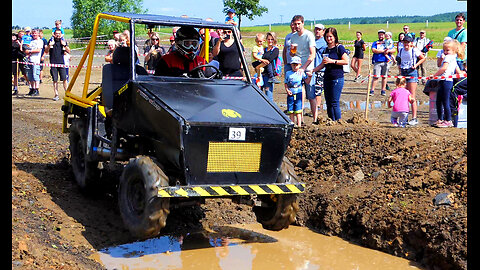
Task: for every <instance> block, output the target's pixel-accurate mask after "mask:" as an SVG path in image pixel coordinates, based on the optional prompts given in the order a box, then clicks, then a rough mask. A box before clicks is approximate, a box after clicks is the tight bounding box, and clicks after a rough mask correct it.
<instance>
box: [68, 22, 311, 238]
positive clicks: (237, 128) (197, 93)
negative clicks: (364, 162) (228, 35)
mask: <svg viewBox="0 0 480 270" xmlns="http://www.w3.org/2000/svg"><path fill="white" fill-rule="evenodd" d="M100 20H114V21H119V22H124V23H127V24H128V25H129V28H130V33H131V36H130V44H135V25H136V24H144V25H146V27H148V28H154V27H158V26H164V27H174V26H180V27H182V26H192V27H195V28H197V29H200V28H205V29H226V30H233V26H232V25H229V24H222V23H217V22H209V21H204V20H200V19H195V18H177V17H169V16H160V15H148V14H128V13H100V14H98V15H97V17H96V20H95V24H94V28H93V34H92V38H91V40H90V43H89V45H88V46H87V48H86V51H85V53H84V55H83V57H82V59H81V61H80V63H79V67H78V68H77V70H76V71H75V73H74V75H73V76H72V79H71V82H70V84H69V86H68V90H67V92H66V94H65V98H64V100H65V104H64V105H63V106H62V110H63V112H64V118H63V132H65V133H67V132H69V133H70V134H69V139H70V152H71V165H72V170H73V173H74V176H75V180H76V182H77V183H78V185H79V186H80V188H81V189H82V190H84V191H86V192H88V191H92V190H94V189H95V188H96V186H97V184H98V182H99V179H100V173H101V171H102V169H101V168H102V167H103V166H100V163H101V164H102V165H103V164H107V163H108V164H110V165H113V164H121V165H124V168H123V172H122V174H121V177H120V180H119V184H118V204H119V209H120V212H121V216H122V219H123V221H124V224H125V226H126V227H127V228H128V229H129V231H130V232H131V233H132V234H133V235H134V236H136V237H138V238H148V237H153V236H155V235H157V234H159V232H160V230H161V229H162V228H163V227H164V226H165V223H166V220H167V216H168V214H169V212H170V210H169V209H170V207H171V206H182V205H189V204H190V205H191V204H192V203H203V202H204V201H205V199H206V198H218V197H231V198H232V200H233V201H234V202H236V203H244V204H248V205H251V206H253V211H254V213H255V215H256V217H257V220H258V222H260V223H261V224H262V225H263V227H264V228H266V229H269V230H281V229H284V228H287V227H288V226H289V225H290V224H291V223H292V222H294V221H295V215H296V212H297V211H298V204H297V194H299V193H302V192H304V189H305V184H303V183H299V182H298V181H297V177H296V175H295V172H294V167H293V165H292V164H291V163H290V162H289V161H288V159H287V158H286V157H285V156H284V154H285V151H286V149H287V146H288V144H289V142H290V138H291V134H292V129H293V123H291V122H290V120H289V119H288V117H286V116H285V115H284V114H283V112H282V111H281V110H280V109H279V108H277V106H276V105H275V104H273V103H272V102H270V101H269V100H268V99H267V98H266V96H265V95H264V94H263V93H262V92H261V91H260V90H259V89H258V87H257V86H256V85H255V83H253V82H252V79H251V77H250V74H249V73H248V68H247V64H246V61H245V58H244V57H243V54H242V53H240V55H241V56H242V57H241V59H240V61H241V64H242V66H243V71H244V73H245V78H243V80H238V79H236V80H232V79H226V78H224V77H223V76H222V74H221V72H220V71H219V70H218V69H215V68H213V67H211V66H210V65H208V64H207V65H205V66H203V67H202V68H196V69H195V70H192V71H191V72H188V73H185V74H184V76H181V77H166V76H154V75H152V74H149V73H148V72H146V70H145V69H144V68H143V67H142V66H139V65H136V64H135V63H136V62H137V52H136V51H135V46H131V47H122V48H117V49H116V50H115V52H114V56H113V58H114V64H106V65H104V66H103V70H102V82H101V85H100V86H99V87H97V88H95V89H93V90H89V89H88V87H89V81H90V74H91V69H92V62H93V55H94V50H95V44H96V36H97V29H98V25H99V21H100ZM205 32H206V40H209V31H205ZM232 33H233V35H234V38H235V42H236V43H237V47H238V48H240V45H239V43H238V40H239V37H238V36H237V35H236V32H235V31H232ZM206 47H207V48H206V50H207V52H206V54H205V55H206V57H205V58H206V60H207V62H208V46H206ZM87 60H88V62H87V64H86V72H85V81H84V85H83V92H82V94H81V95H80V94H74V93H73V92H72V87H73V85H74V84H75V81H76V79H77V77H78V75H79V73H80V71H81V69H82V67H83V65H84V64H85V61H87ZM205 68H210V69H213V70H214V71H213V75H212V76H201V74H200V73H203V72H202V70H204V69H205ZM194 74H195V75H198V74H200V76H193V75H194ZM195 77H198V78H195ZM112 168H113V166H112Z"/></svg>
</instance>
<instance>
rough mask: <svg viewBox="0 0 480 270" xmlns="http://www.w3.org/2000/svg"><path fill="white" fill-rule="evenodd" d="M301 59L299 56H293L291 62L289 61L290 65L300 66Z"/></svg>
mask: <svg viewBox="0 0 480 270" xmlns="http://www.w3.org/2000/svg"><path fill="white" fill-rule="evenodd" d="M301 63H302V59H301V58H300V57H299V56H294V57H292V60H291V61H290V64H301Z"/></svg>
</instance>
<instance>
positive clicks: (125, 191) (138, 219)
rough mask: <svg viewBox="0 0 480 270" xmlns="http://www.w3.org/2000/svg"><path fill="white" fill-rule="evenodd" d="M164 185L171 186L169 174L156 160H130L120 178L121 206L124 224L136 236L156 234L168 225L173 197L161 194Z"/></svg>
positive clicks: (119, 199)
mask: <svg viewBox="0 0 480 270" xmlns="http://www.w3.org/2000/svg"><path fill="white" fill-rule="evenodd" d="M161 186H168V177H167V176H166V175H165V173H164V172H163V171H162V170H161V169H160V167H159V166H158V164H157V162H156V161H155V160H154V159H152V158H150V157H147V156H138V157H136V158H134V159H130V162H129V163H128V164H127V166H126V167H125V169H124V170H123V173H122V176H121V177H120V184H119V188H118V205H119V208H120V214H121V216H122V219H123V223H124V224H125V226H126V227H127V228H128V230H129V231H130V233H131V234H132V235H133V236H135V237H137V238H140V239H146V238H150V237H154V236H156V235H158V234H159V233H160V230H161V229H162V228H163V227H165V225H166V221H167V216H168V214H169V213H170V210H169V207H170V200H169V199H166V198H159V197H158V196H157V195H158V188H159V187H161Z"/></svg>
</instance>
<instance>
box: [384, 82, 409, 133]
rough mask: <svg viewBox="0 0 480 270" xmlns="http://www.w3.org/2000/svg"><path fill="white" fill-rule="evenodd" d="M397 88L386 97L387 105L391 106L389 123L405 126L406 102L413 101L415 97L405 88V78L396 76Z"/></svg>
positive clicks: (406, 115)
mask: <svg viewBox="0 0 480 270" xmlns="http://www.w3.org/2000/svg"><path fill="white" fill-rule="evenodd" d="M395 85H396V86H397V88H396V89H395V90H393V91H392V92H391V93H390V97H389V98H388V107H389V108H392V104H391V103H392V102H393V109H392V116H391V117H390V121H391V123H392V124H393V125H394V126H395V127H405V125H406V124H407V121H408V112H409V106H408V103H413V102H415V99H414V98H413V97H412V95H411V94H410V91H408V90H407V89H405V86H406V85H407V81H406V80H405V78H397V80H396V81H395Z"/></svg>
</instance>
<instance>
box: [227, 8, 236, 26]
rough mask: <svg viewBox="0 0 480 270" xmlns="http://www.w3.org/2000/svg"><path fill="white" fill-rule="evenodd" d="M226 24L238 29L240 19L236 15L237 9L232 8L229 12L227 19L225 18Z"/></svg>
mask: <svg viewBox="0 0 480 270" xmlns="http://www.w3.org/2000/svg"><path fill="white" fill-rule="evenodd" d="M225 23H228V24H231V25H233V26H236V27H238V17H237V16H236V15H235V9H233V8H230V9H228V10H227V17H225Z"/></svg>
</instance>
